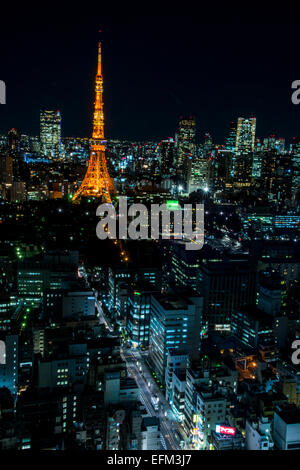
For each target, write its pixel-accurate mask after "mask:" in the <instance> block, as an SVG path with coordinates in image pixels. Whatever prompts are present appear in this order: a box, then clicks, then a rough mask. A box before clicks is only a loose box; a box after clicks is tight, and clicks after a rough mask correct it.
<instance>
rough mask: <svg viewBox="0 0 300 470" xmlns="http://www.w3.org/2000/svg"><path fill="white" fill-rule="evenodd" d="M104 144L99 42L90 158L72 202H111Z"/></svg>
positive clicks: (112, 191)
mask: <svg viewBox="0 0 300 470" xmlns="http://www.w3.org/2000/svg"><path fill="white" fill-rule="evenodd" d="M105 144H106V140H105V139H104V112H103V77H102V68H101V42H99V46H98V68H97V75H96V80H95V104H94V115H93V134H92V141H91V152H90V158H89V162H88V167H87V171H86V174H85V176H84V179H83V181H82V183H81V185H80V187H79V188H78V190H77V191H76V193H75V194H74V196H73V198H72V201H75V199H77V198H79V197H81V196H87V197H102V199H103V200H104V201H105V202H109V203H110V202H111V194H112V193H114V192H115V189H114V183H113V180H112V179H111V177H110V176H109V173H108V169H107V163H106V157H105Z"/></svg>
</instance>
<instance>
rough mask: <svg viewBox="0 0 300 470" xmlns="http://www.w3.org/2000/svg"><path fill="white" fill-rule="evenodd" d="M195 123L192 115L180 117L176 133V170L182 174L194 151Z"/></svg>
mask: <svg viewBox="0 0 300 470" xmlns="http://www.w3.org/2000/svg"><path fill="white" fill-rule="evenodd" d="M195 135H196V124H195V119H194V118H193V117H191V116H190V117H188V118H183V117H181V118H180V121H179V129H178V134H177V162H176V163H177V171H178V174H181V175H183V173H184V171H185V169H186V168H187V167H188V160H191V159H192V158H193V156H194V153H195Z"/></svg>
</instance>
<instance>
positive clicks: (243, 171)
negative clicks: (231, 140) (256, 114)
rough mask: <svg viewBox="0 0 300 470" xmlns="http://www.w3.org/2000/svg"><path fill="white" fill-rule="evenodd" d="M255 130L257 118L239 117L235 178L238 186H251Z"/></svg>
mask: <svg viewBox="0 0 300 470" xmlns="http://www.w3.org/2000/svg"><path fill="white" fill-rule="evenodd" d="M255 131H256V118H249V119H246V118H242V117H239V118H238V122H237V130H236V148H235V152H236V155H235V163H234V180H235V184H236V185H237V186H250V184H251V181H252V166H253V152H254V150H255Z"/></svg>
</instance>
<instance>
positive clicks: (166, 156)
mask: <svg viewBox="0 0 300 470" xmlns="http://www.w3.org/2000/svg"><path fill="white" fill-rule="evenodd" d="M159 147H160V149H159V153H160V166H161V173H162V175H169V174H170V170H171V168H172V167H173V165H174V140H173V139H172V138H169V139H166V140H162V141H161V142H160V144H159Z"/></svg>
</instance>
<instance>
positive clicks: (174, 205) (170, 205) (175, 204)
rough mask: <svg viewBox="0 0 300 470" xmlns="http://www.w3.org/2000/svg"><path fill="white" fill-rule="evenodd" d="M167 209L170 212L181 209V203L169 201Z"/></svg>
mask: <svg viewBox="0 0 300 470" xmlns="http://www.w3.org/2000/svg"><path fill="white" fill-rule="evenodd" d="M167 209H169V210H176V209H180V204H179V201H173V200H171V199H168V200H167Z"/></svg>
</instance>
